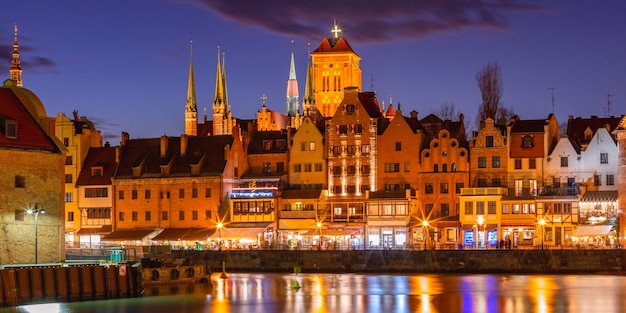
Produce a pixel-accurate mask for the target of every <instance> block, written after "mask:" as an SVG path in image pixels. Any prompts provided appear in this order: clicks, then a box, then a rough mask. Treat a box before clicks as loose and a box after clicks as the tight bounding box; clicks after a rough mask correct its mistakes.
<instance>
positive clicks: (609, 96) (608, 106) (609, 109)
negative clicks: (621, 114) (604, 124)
mask: <svg viewBox="0 0 626 313" xmlns="http://www.w3.org/2000/svg"><path fill="white" fill-rule="evenodd" d="M614 96H615V95H612V94H611V93H610V92H609V93H608V94H607V97H606V98H607V99H606V117H609V116H611V97H614Z"/></svg>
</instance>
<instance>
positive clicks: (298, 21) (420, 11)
mask: <svg viewBox="0 0 626 313" xmlns="http://www.w3.org/2000/svg"><path fill="white" fill-rule="evenodd" d="M625 12H626V2H623V1H619V0H603V1H583V0H574V1H567V0H560V1H523V0H513V1H506V0H482V1H464V0H446V1H404V0H390V1H379V0H342V1H332V0H321V1H309V2H303V1H292V0H279V1H258V0H240V1H217V0H133V1H123V0H108V1H84V0H64V1H47V0H20V1H19V2H16V3H12V4H11V5H4V6H3V7H2V10H0V46H2V47H3V48H2V51H4V52H2V53H1V54H0V72H1V73H5V74H4V75H5V78H8V70H9V66H10V58H11V51H12V48H11V45H12V43H13V25H14V24H17V25H18V28H19V43H20V54H21V60H22V69H23V80H24V86H25V87H26V88H29V89H31V90H32V91H34V92H35V93H36V94H37V95H38V96H39V97H40V98H41V100H42V101H43V103H44V105H45V106H46V110H47V112H48V115H49V116H54V115H56V114H57V113H59V112H64V113H65V114H66V115H68V116H71V112H72V111H73V110H78V111H79V113H80V115H86V116H87V117H89V118H90V119H92V120H93V121H95V122H96V123H97V127H98V128H99V129H100V130H102V132H103V134H105V135H106V137H107V139H108V140H110V141H111V143H113V144H117V143H118V142H119V134H120V132H121V131H127V132H129V133H130V135H131V138H138V137H157V136H160V135H162V134H167V135H172V136H177V135H180V134H181V133H182V132H183V129H184V120H183V117H184V108H185V98H186V92H187V75H188V68H189V40H190V38H193V58H194V72H195V73H194V74H195V79H196V93H197V100H198V106H199V110H200V111H202V109H203V108H204V107H207V111H208V114H209V119H210V118H211V115H210V113H211V101H212V98H213V93H214V85H215V66H216V59H217V45H218V44H219V45H220V46H221V48H222V50H223V51H224V52H225V55H226V75H227V82H228V93H229V97H230V104H231V106H232V111H233V113H234V114H235V116H237V117H240V118H253V117H254V116H255V113H256V112H257V111H258V110H259V109H260V107H261V95H263V94H266V95H267V97H268V99H267V106H268V107H269V108H270V109H272V110H276V111H280V112H284V111H285V99H286V98H285V96H286V81H287V79H288V75H289V58H290V53H291V51H292V49H293V50H294V52H295V58H296V71H297V76H298V80H299V84H300V94H301V95H302V94H303V93H304V91H303V88H304V79H305V72H306V58H307V42H309V41H310V42H311V49H315V48H316V47H317V46H318V44H319V43H320V41H321V39H322V38H323V37H324V36H330V29H331V27H332V25H333V20H336V21H337V24H338V25H339V27H340V28H342V29H343V36H344V37H345V38H346V39H347V40H348V42H349V43H350V44H351V45H352V47H353V48H354V50H355V51H356V52H357V53H358V54H359V55H360V56H361V57H362V61H361V68H362V70H363V88H364V89H365V90H375V91H376V92H377V94H378V97H379V99H380V100H384V101H385V103H386V104H388V103H389V99H390V98H392V99H393V100H392V101H393V104H394V106H397V103H398V102H400V103H401V105H402V108H403V110H404V111H411V110H416V111H418V112H419V113H420V116H422V117H423V116H425V115H426V114H429V113H431V112H432V111H433V110H434V109H436V108H437V107H438V106H440V105H441V104H442V103H453V104H454V105H455V107H456V108H457V109H458V110H459V111H460V112H462V113H464V114H465V116H466V117H467V118H469V119H470V120H472V119H474V118H475V116H476V111H477V106H478V104H479V102H480V93H479V90H478V87H477V85H476V79H475V76H476V73H477V72H478V71H479V70H480V69H481V68H482V67H483V66H484V65H485V64H487V63H488V62H498V63H499V64H500V66H501V68H502V73H503V77H502V78H503V82H504V93H503V97H502V101H503V105H504V106H508V107H513V108H514V111H515V112H516V113H517V114H518V115H520V117H521V118H525V119H536V118H545V117H546V116H547V115H548V114H549V113H551V112H552V105H551V103H552V100H551V90H550V88H556V89H554V96H555V103H556V106H555V113H556V115H557V118H558V120H559V121H560V122H565V121H566V119H567V116H568V115H570V114H571V115H574V116H582V117H588V116H590V115H598V116H605V115H607V101H608V98H609V97H608V95H609V94H611V95H614V96H611V97H610V99H611V100H612V109H611V111H610V115H616V116H617V115H620V114H624V113H626V105H625V103H626V34H625V33H624V31H625V30H626V18H625V17H624V13H625ZM292 38H293V39H294V45H293V48H292V44H291V39H292ZM3 80H4V79H3ZM200 115H201V112H200ZM470 126H471V125H470Z"/></svg>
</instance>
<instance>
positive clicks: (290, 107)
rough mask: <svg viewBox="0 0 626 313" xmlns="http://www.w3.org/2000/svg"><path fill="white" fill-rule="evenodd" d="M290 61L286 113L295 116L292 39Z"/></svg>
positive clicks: (294, 70) (296, 108)
mask: <svg viewBox="0 0 626 313" xmlns="http://www.w3.org/2000/svg"><path fill="white" fill-rule="evenodd" d="M291 47H292V48H291V63H290V65H289V80H288V81H287V115H288V116H295V115H296V111H298V106H299V103H298V80H297V79H296V65H295V62H294V57H293V39H291Z"/></svg>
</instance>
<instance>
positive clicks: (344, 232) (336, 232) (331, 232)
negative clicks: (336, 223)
mask: <svg viewBox="0 0 626 313" xmlns="http://www.w3.org/2000/svg"><path fill="white" fill-rule="evenodd" d="M358 231H359V230H358V229H322V236H330V237H342V236H350V235H352V234H355V233H357V232H358ZM319 234H320V231H319V230H318V229H317V228H316V229H311V230H308V231H306V232H304V233H303V234H302V236H317V235H319Z"/></svg>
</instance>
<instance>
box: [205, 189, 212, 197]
mask: <svg viewBox="0 0 626 313" xmlns="http://www.w3.org/2000/svg"><path fill="white" fill-rule="evenodd" d="M204 197H205V198H211V188H206V189H204Z"/></svg>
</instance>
